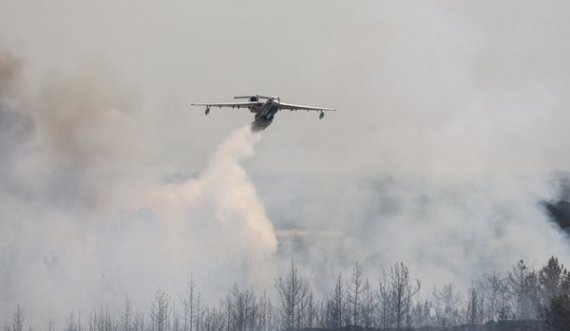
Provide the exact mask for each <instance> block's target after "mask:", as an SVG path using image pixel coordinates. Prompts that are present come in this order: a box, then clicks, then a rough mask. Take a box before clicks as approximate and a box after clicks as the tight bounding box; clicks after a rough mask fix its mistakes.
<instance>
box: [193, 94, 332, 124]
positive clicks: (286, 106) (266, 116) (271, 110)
mask: <svg viewBox="0 0 570 331" xmlns="http://www.w3.org/2000/svg"><path fill="white" fill-rule="evenodd" d="M234 99H247V100H248V101H245V102H228V103H193V104H192V106H206V112H205V114H206V115H208V114H209V113H210V108H211V107H219V108H222V107H228V108H229V107H231V108H234V109H236V108H237V109H240V108H247V109H249V111H250V112H252V113H255V120H254V121H253V122H252V123H251V128H252V130H254V131H259V130H263V129H265V128H267V127H268V126H269V125H270V124H271V122H273V118H274V116H275V114H276V113H277V112H278V111H280V110H293V111H297V110H306V111H318V112H320V114H319V119H322V118H323V117H325V113H324V112H325V111H336V110H335V109H331V108H324V107H312V106H302V105H295V104H291V103H285V102H281V100H280V99H279V97H266V96H262V95H247V96H237V97H234Z"/></svg>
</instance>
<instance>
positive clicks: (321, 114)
mask: <svg viewBox="0 0 570 331" xmlns="http://www.w3.org/2000/svg"><path fill="white" fill-rule="evenodd" d="M323 117H325V112H324V111H322V112H321V113H320V114H319V119H320V120H322V119H323Z"/></svg>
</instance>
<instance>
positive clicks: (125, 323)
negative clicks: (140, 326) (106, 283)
mask: <svg viewBox="0 0 570 331" xmlns="http://www.w3.org/2000/svg"><path fill="white" fill-rule="evenodd" d="M120 323H121V326H120V330H121V331H134V330H133V324H134V316H133V308H132V306H131V301H130V300H129V298H128V297H127V298H125V308H124V310H123V316H122V317H121V322H120Z"/></svg>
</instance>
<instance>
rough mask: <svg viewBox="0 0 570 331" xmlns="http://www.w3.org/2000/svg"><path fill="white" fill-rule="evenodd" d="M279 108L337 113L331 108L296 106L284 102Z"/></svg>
mask: <svg viewBox="0 0 570 331" xmlns="http://www.w3.org/2000/svg"><path fill="white" fill-rule="evenodd" d="M279 108H281V109H287V110H307V111H309V110H314V111H336V109H331V108H324V107H312V106H303V105H294V104H292V103H284V102H281V103H279Z"/></svg>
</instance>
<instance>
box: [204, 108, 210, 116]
mask: <svg viewBox="0 0 570 331" xmlns="http://www.w3.org/2000/svg"><path fill="white" fill-rule="evenodd" d="M209 113H210V107H206V111H205V112H204V115H206V116H207V115H208V114H209Z"/></svg>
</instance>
